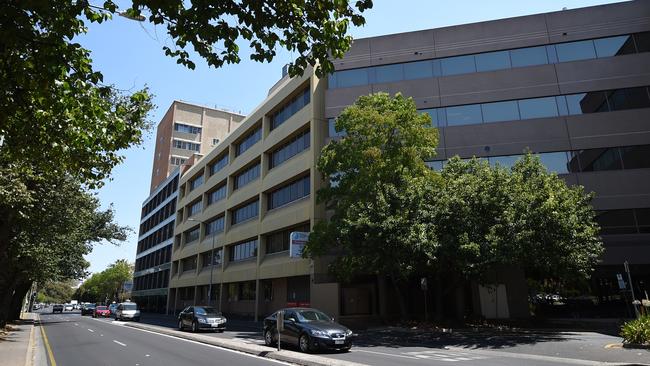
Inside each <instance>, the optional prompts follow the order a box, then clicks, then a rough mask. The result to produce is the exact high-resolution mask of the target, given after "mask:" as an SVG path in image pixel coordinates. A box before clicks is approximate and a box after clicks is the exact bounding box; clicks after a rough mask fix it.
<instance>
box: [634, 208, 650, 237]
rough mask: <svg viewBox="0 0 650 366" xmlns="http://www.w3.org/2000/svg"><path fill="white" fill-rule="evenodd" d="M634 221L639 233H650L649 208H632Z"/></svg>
mask: <svg viewBox="0 0 650 366" xmlns="http://www.w3.org/2000/svg"><path fill="white" fill-rule="evenodd" d="M634 213H635V215H636V223H637V225H638V226H639V232H640V233H645V234H647V233H650V208H637V209H635V210H634Z"/></svg>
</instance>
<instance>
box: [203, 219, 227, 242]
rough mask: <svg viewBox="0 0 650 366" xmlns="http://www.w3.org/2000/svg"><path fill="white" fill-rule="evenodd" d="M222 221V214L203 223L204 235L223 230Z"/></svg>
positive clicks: (223, 220) (223, 221)
mask: <svg viewBox="0 0 650 366" xmlns="http://www.w3.org/2000/svg"><path fill="white" fill-rule="evenodd" d="M224 223H225V218H224V216H223V215H221V216H220V217H217V218H216V219H214V220H212V221H208V222H207V224H206V225H205V236H206V237H207V236H210V235H214V234H217V233H221V232H223V228H224Z"/></svg>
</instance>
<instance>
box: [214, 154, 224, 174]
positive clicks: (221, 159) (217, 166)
mask: <svg viewBox="0 0 650 366" xmlns="http://www.w3.org/2000/svg"><path fill="white" fill-rule="evenodd" d="M226 165H228V154H227V153H226V154H223V156H221V157H219V158H217V161H216V162H214V163H213V164H212V165H210V175H215V173H217V172H218V171H219V170H221V169H223V168H225V167H226Z"/></svg>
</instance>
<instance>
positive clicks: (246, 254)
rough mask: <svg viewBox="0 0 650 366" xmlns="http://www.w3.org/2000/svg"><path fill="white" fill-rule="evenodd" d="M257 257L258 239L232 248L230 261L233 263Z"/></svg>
mask: <svg viewBox="0 0 650 366" xmlns="http://www.w3.org/2000/svg"><path fill="white" fill-rule="evenodd" d="M256 256H257V239H252V240H249V241H246V242H243V243H240V244H236V245H233V246H231V247H230V250H229V259H230V261H232V262H235V261H240V260H244V259H249V258H253V257H256Z"/></svg>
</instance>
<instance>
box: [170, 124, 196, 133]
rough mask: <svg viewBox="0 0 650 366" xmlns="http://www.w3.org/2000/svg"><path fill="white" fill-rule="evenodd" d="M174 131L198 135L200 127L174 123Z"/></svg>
mask: <svg viewBox="0 0 650 366" xmlns="http://www.w3.org/2000/svg"><path fill="white" fill-rule="evenodd" d="M174 131H178V132H183V133H192V134H199V133H201V127H198V126H190V125H186V124H183V123H178V122H176V123H174Z"/></svg>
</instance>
